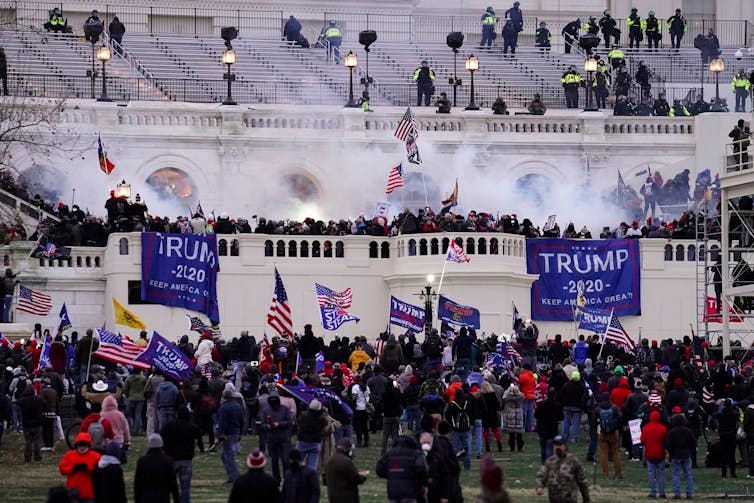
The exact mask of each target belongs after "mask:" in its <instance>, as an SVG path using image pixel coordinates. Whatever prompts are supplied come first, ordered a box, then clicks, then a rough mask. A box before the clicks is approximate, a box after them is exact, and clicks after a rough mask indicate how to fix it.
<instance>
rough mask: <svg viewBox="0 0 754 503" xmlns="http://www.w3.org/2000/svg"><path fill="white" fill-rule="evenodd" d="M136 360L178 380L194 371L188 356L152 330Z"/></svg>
mask: <svg viewBox="0 0 754 503" xmlns="http://www.w3.org/2000/svg"><path fill="white" fill-rule="evenodd" d="M136 360H137V361H140V362H144V363H148V364H150V365H152V366H153V367H154V368H156V369H157V370H159V371H160V372H162V373H163V374H165V375H166V376H169V377H171V378H173V379H176V380H178V381H183V380H186V379H189V378H191V374H192V373H193V371H194V366H193V365H192V363H191V360H189V357H188V356H186V355H185V353H184V352H183V351H181V350H180V349H178V347H177V346H176V345H175V344H173V343H172V342H170V341H169V340H167V339H166V338H164V337H163V336H161V335H160V334H158V333H157V332H152V337H151V338H150V339H149V345H148V346H147V347H146V348H145V349H144V351H143V352H142V353H141V354H140V355H139V356H138V357H136Z"/></svg>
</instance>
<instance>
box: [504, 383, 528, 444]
mask: <svg viewBox="0 0 754 503" xmlns="http://www.w3.org/2000/svg"><path fill="white" fill-rule="evenodd" d="M523 403H524V395H523V393H521V390H519V388H518V386H516V385H515V384H514V383H511V385H510V386H508V389H507V390H505V393H503V425H504V429H505V431H506V432H508V447H509V448H510V452H513V451H514V450H516V449H518V451H519V452H521V451H522V450H523V449H524V435H523V433H524V411H523Z"/></svg>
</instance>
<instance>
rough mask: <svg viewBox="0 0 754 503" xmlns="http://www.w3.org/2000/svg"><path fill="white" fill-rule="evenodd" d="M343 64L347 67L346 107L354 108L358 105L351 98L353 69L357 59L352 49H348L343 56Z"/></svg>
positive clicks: (357, 62)
mask: <svg viewBox="0 0 754 503" xmlns="http://www.w3.org/2000/svg"><path fill="white" fill-rule="evenodd" d="M343 64H344V65H346V68H348V71H349V73H348V103H346V108H356V107H358V105H357V104H356V101H354V99H353V69H354V68H356V65H358V64H359V59H358V58H357V57H356V54H354V53H353V52H352V51H348V54H346V57H345V58H343Z"/></svg>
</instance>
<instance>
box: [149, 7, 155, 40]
mask: <svg viewBox="0 0 754 503" xmlns="http://www.w3.org/2000/svg"><path fill="white" fill-rule="evenodd" d="M153 19H154V11H153V10H152V7H149V34H150V35H152V34H153V33H154V31H153V30H152V22H153Z"/></svg>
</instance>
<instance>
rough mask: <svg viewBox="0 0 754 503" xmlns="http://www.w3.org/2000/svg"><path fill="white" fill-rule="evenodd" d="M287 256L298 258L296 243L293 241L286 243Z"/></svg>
mask: <svg viewBox="0 0 754 503" xmlns="http://www.w3.org/2000/svg"><path fill="white" fill-rule="evenodd" d="M288 256H289V257H298V243H297V242H295V241H293V240H291V241H288Z"/></svg>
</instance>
